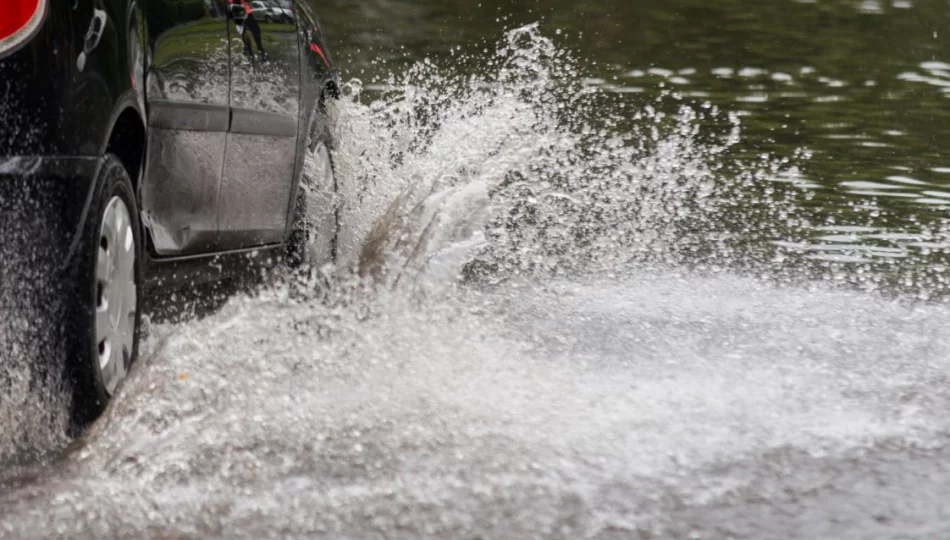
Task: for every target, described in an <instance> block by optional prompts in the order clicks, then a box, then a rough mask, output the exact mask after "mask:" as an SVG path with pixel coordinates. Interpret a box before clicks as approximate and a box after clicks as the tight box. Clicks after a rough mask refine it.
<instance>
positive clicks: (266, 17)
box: [264, 15, 274, 23]
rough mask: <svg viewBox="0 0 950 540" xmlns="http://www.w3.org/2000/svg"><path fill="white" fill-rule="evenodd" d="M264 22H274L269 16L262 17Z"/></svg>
mask: <svg viewBox="0 0 950 540" xmlns="http://www.w3.org/2000/svg"><path fill="white" fill-rule="evenodd" d="M264 22H266V23H273V22H274V18H273V17H271V16H270V15H264Z"/></svg>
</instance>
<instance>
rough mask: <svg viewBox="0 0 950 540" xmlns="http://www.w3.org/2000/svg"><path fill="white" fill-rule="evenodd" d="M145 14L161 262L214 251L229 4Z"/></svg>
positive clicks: (152, 214)
mask: <svg viewBox="0 0 950 540" xmlns="http://www.w3.org/2000/svg"><path fill="white" fill-rule="evenodd" d="M145 6H146V7H145V9H146V24H147V28H148V39H149V46H150V48H149V54H150V56H151V61H150V63H149V69H148V72H147V75H146V102H147V108H148V113H149V114H148V118H149V120H148V124H149V125H148V156H147V159H146V168H145V175H144V179H143V181H142V185H141V186H140V195H141V201H142V221H143V222H144V224H145V226H146V228H147V230H148V231H149V234H150V238H151V241H152V244H153V246H154V248H155V251H156V252H157V253H158V254H160V255H187V254H192V253H200V252H203V251H209V250H213V249H215V247H216V241H217V232H218V231H217V228H218V224H217V209H218V191H219V188H220V182H221V173H222V169H223V162H224V155H225V153H224V150H225V144H226V141H227V130H228V125H229V121H230V103H229V101H230V95H229V92H228V90H229V85H230V58H229V57H230V47H229V41H228V22H227V21H228V18H227V3H226V0H149V1H148V2H146V3H145Z"/></svg>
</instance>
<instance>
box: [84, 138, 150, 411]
mask: <svg viewBox="0 0 950 540" xmlns="http://www.w3.org/2000/svg"><path fill="white" fill-rule="evenodd" d="M94 189H95V190H96V191H95V194H94V195H93V198H92V202H91V205H90V208H89V212H88V214H87V216H88V217H87V219H86V223H85V225H84V228H83V231H82V235H81V237H80V241H79V244H78V251H77V252H76V254H75V256H76V257H77V263H76V264H75V265H74V266H73V272H71V274H70V285H71V287H70V288H71V289H72V290H73V291H74V301H73V302H72V305H73V306H74V307H73V310H72V315H71V317H69V318H68V320H67V325H68V328H67V340H68V344H69V346H70V350H71V351H72V357H71V358H70V362H69V365H68V370H69V372H70V379H71V381H72V387H73V388H72V390H73V407H72V417H73V421H74V423H75V424H76V425H77V426H79V427H80V428H81V427H83V426H85V425H87V424H88V423H90V422H91V421H93V420H95V419H96V418H97V417H98V416H99V415H100V414H101V413H102V411H103V410H104V409H105V407H106V405H107V404H108V403H109V400H110V399H111V398H112V396H113V395H115V393H116V391H117V389H118V387H119V385H120V384H121V382H122V380H123V379H124V378H125V376H126V374H127V373H128V370H129V368H130V367H131V365H132V363H133V362H134V361H135V359H136V357H137V355H138V347H139V329H140V326H141V306H142V264H141V253H142V251H141V245H142V242H141V232H140V225H139V213H138V206H137V205H136V202H135V194H134V191H133V188H132V182H131V180H130V179H129V174H128V172H127V171H126V170H125V167H124V166H123V165H122V163H121V162H120V161H119V160H118V159H117V158H116V157H115V156H112V155H107V156H106V157H105V159H104V160H103V163H102V167H101V169H100V172H99V177H98V179H97V182H96V187H95V188H94Z"/></svg>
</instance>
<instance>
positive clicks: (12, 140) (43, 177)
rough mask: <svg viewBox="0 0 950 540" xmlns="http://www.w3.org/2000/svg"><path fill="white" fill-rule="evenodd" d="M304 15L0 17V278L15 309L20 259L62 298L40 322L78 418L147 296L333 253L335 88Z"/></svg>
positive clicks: (219, 3) (33, 1)
mask: <svg viewBox="0 0 950 540" xmlns="http://www.w3.org/2000/svg"><path fill="white" fill-rule="evenodd" d="M314 4H315V2H314V1H313V0H294V1H293V4H292V5H293V9H292V10H287V13H288V15H287V16H286V17H284V18H282V19H279V20H278V19H275V20H274V21H272V22H270V23H268V24H258V23H257V21H256V20H255V18H254V17H251V16H249V14H250V13H251V11H252V8H251V6H250V3H249V2H248V1H247V0H12V5H11V3H10V2H7V3H5V4H4V6H3V11H4V14H3V15H2V16H0V234H2V237H3V243H4V245H0V248H3V249H2V250H0V252H2V256H3V260H2V261H0V277H2V278H3V280H0V281H3V286H4V287H5V291H4V294H5V295H6V296H9V297H17V298H20V299H21V300H22V298H21V297H22V296H23V294H25V293H23V294H21V292H20V289H16V288H14V287H12V286H11V285H10V283H9V281H10V280H12V279H13V278H12V277H11V276H13V275H14V272H13V270H12V268H13V267H14V266H16V264H17V261H16V260H15V259H17V258H18V256H20V255H23V254H25V255H23V257H22V258H23V260H26V261H27V264H26V266H27V267H28V268H27V270H28V271H26V272H21V273H20V274H22V275H27V276H42V275H46V274H48V275H53V276H55V279H53V280H51V281H50V285H49V287H48V288H50V289H51V290H55V291H56V295H55V298H67V299H68V301H66V302H64V305H65V306H66V307H65V308H64V309H63V310H62V311H61V312H57V313H59V314H60V316H61V317H60V324H59V325H56V324H54V325H53V326H56V327H61V328H62V330H61V337H62V341H63V343H64V344H65V346H64V350H65V351H66V353H65V356H66V370H67V373H68V380H69V381H71V383H72V386H73V395H74V398H73V402H74V407H73V408H74V415H75V417H76V418H77V419H78V421H80V422H84V421H85V422H87V421H89V420H91V419H93V418H95V417H96V416H97V415H98V414H99V413H100V412H101V411H102V409H103V408H104V407H105V405H106V404H107V402H108V400H109V399H110V397H111V396H112V394H113V393H114V392H115V391H116V387H117V385H118V384H119V383H120V382H121V380H122V378H123V377H124V376H125V374H126V373H127V371H128V369H129V366H130V365H131V363H132V362H133V361H134V360H135V357H136V354H137V350H138V336H139V327H140V320H141V308H142V305H143V294H146V293H149V294H155V291H160V290H162V289H161V287H168V286H171V285H173V284H177V286H180V285H181V284H182V283H187V282H190V281H193V280H194V281H197V280H201V281H207V280H213V279H216V278H218V277H220V276H223V275H226V274H227V267H228V266H229V264H228V261H229V260H231V261H233V260H243V259H247V258H257V259H264V258H266V259H281V260H286V261H288V262H289V263H291V264H298V265H299V264H307V263H309V264H321V265H322V264H324V263H325V262H329V261H331V260H332V258H333V257H334V256H335V254H334V250H335V237H336V226H337V223H336V221H337V218H336V210H335V206H334V205H335V202H334V201H335V191H336V184H335V179H334V176H333V165H332V160H331V156H330V152H331V150H332V144H331V140H330V134H329V127H328V121H327V118H326V113H325V104H326V100H328V99H330V98H332V97H335V96H336V95H337V91H338V86H337V85H338V82H337V81H338V80H337V75H336V72H335V70H334V68H333V64H332V58H331V55H330V51H329V50H328V48H327V43H326V41H325V38H324V35H323V32H322V28H321V26H320V24H319V22H318V20H317V17H316V15H315V12H314ZM289 13H292V16H291V15H289ZM305 161H307V163H308V166H307V167H306V171H307V172H306V173H305V172H304V171H305V167H304V164H305ZM37 201H39V202H37ZM40 245H41V246H42V248H43V249H42V250H40V251H42V252H43V254H44V255H43V256H42V257H40V256H38V255H36V253H34V251H36V250H37V246H40ZM37 265H40V266H43V265H45V266H44V267H43V268H41V269H39V270H38V269H37V268H36V266H37ZM230 266H233V264H232V265H230ZM47 270H49V272H47ZM26 279H27V280H29V279H30V278H29V277H27V278H26ZM37 298H39V297H37ZM50 298H52V297H51V296H50V295H47V297H46V300H42V299H34V298H33V297H28V298H27V300H26V301H27V302H33V303H34V304H38V305H39V304H43V303H44V302H47V301H50ZM4 306H5V304H0V311H2V308H3V307H4ZM51 312H52V311H51Z"/></svg>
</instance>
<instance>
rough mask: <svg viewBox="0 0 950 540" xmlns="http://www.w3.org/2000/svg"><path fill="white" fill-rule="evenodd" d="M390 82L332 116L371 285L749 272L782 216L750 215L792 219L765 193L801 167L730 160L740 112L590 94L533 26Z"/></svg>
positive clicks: (671, 99) (348, 247)
mask: <svg viewBox="0 0 950 540" xmlns="http://www.w3.org/2000/svg"><path fill="white" fill-rule="evenodd" d="M469 60H470V59H469ZM460 61H461V60H460ZM382 88H383V91H382V93H381V96H380V97H379V98H378V99H375V100H373V101H371V102H370V103H369V104H368V105H364V104H362V103H361V98H362V93H363V92H362V85H361V84H360V83H359V82H358V81H354V82H351V83H350V84H349V85H348V86H347V91H346V92H344V93H345V94H346V95H347V96H348V97H347V98H346V99H344V100H343V101H342V102H341V103H338V104H336V106H335V107H334V117H335V120H336V125H337V131H336V133H337V136H338V141H337V154H336V160H337V165H338V174H339V176H340V177H341V178H343V179H347V180H348V181H345V182H344V187H343V192H342V201H343V204H344V211H343V216H344V219H343V226H344V230H343V233H342V236H343V240H342V241H341V246H343V250H342V252H343V253H344V263H345V264H353V263H356V262H358V263H359V264H360V266H361V267H362V269H363V271H364V273H370V274H374V275H380V274H386V275H387V276H388V278H389V279H391V280H392V281H394V282H400V281H403V282H405V281H409V282H412V283H414V284H415V286H417V287H422V288H426V287H431V286H433V284H434V283H440V284H442V285H446V284H451V283H453V282H454V281H456V280H457V278H458V277H459V274H460V272H464V273H465V275H466V276H468V277H476V276H477V277H479V278H485V279H488V280H490V281H497V280H499V279H503V278H504V277H506V276H511V275H563V274H576V273H590V272H607V273H617V272H621V271H624V270H625V269H626V270H629V269H630V268H631V267H634V266H636V265H641V264H644V263H650V264H684V263H689V264H693V265H700V264H710V265H719V266H723V267H727V266H728V267H738V266H740V265H743V264H745V265H748V264H750V262H751V261H753V260H759V261H764V260H768V259H769V258H770V257H771V252H772V251H774V247H773V246H772V245H771V244H770V243H769V242H768V240H771V239H772V238H773V236H772V234H773V233H774V231H772V230H771V229H770V228H771V227H772V226H773V225H772V223H775V222H776V221H780V220H769V219H768V218H769V217H771V215H768V216H757V217H758V218H759V219H758V220H757V223H758V224H759V225H755V224H753V223H751V222H750V221H749V220H748V219H747V218H748V216H749V215H750V214H751V213H753V212H760V213H763V211H764V213H768V214H774V213H782V212H784V213H788V211H787V209H786V208H787V207H788V206H789V204H788V203H787V201H784V200H770V194H773V193H775V192H776V190H775V189H774V188H766V187H765V186H764V185H763V184H765V182H766V179H768V178H772V177H775V176H778V175H781V174H793V172H794V167H793V166H792V165H791V164H790V161H789V160H788V159H774V158H770V157H768V156H762V157H760V158H759V159H758V160H757V161H756V162H754V163H751V164H750V163H743V162H741V161H739V160H738V159H736V158H735V157H734V156H731V155H730V149H731V148H732V146H733V145H735V143H736V142H737V141H738V140H739V137H740V126H739V120H738V118H737V117H736V116H735V115H731V114H728V113H725V112H723V111H720V110H719V109H718V108H717V107H715V106H712V105H711V104H709V103H701V104H696V105H693V106H690V105H687V104H684V103H681V98H680V97H679V96H676V95H668V96H666V97H664V98H661V100H660V101H659V102H651V103H647V104H646V105H645V106H642V107H633V106H631V105H630V104H629V103H628V102H626V101H623V100H618V99H615V98H612V97H611V96H609V95H606V94H605V93H603V92H599V91H597V90H596V89H593V88H590V87H585V86H583V84H582V70H581V68H580V67H579V63H578V62H576V61H575V60H574V59H573V58H572V57H571V56H570V55H569V54H567V53H566V52H565V51H563V50H561V49H558V48H557V47H556V46H555V45H554V44H553V42H552V41H551V40H549V39H547V38H545V37H544V36H542V35H541V34H540V32H539V31H538V28H537V26H536V25H532V26H527V27H523V28H518V29H515V30H512V31H510V32H509V33H507V34H506V36H505V38H504V39H503V40H502V42H501V43H500V44H499V46H498V47H497V49H496V52H495V53H494V54H493V55H490V56H489V57H488V58H486V59H485V61H484V62H483V64H481V65H480V66H479V67H478V68H476V69H475V70H474V73H472V74H469V75H466V76H461V75H459V74H458V73H456V72H451V71H450V72H448V73H446V72H445V70H444V69H442V68H440V67H439V66H437V65H436V64H434V63H433V62H430V61H424V62H420V63H418V64H416V65H414V66H413V67H412V68H411V69H409V70H408V71H407V72H406V73H404V74H402V75H400V76H398V77H397V76H392V77H390V78H389V79H388V80H386V81H385V83H384V84H383V85H382ZM670 103H672V108H673V111H672V112H665V111H664V110H663V109H664V108H670V107H669V104H670ZM795 158H796V159H800V158H801V156H795ZM776 199H777V197H776ZM744 204H745V205H747V206H746V207H745V208H744V209H743V210H741V212H744V213H742V214H737V213H736V210H737V209H739V208H741V207H742V205H744ZM729 210H732V212H730V211H729ZM754 227H759V228H758V229H756V230H755V231H753V228H754ZM753 233H758V237H757V238H754V237H755V236H756V235H755V234H753ZM753 239H756V240H760V241H759V242H758V243H757V244H755V246H754V249H753V248H750V247H749V246H750V245H752V243H753V242H752V240H753ZM761 240H766V241H761ZM740 253H741V255H740ZM437 288H438V287H437Z"/></svg>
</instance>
